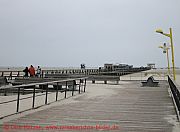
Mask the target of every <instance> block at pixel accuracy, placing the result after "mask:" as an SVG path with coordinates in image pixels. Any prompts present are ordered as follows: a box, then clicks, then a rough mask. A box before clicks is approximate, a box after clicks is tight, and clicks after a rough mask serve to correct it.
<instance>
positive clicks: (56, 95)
mask: <svg viewBox="0 0 180 132" xmlns="http://www.w3.org/2000/svg"><path fill="white" fill-rule="evenodd" d="M57 100H58V82H57V88H56V101H57Z"/></svg>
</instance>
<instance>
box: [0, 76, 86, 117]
mask: <svg viewBox="0 0 180 132" xmlns="http://www.w3.org/2000/svg"><path fill="white" fill-rule="evenodd" d="M86 79H87V77H83V78H76V79H66V80H59V81H50V82H43V83H31V84H23V85H17V86H6V87H4V88H3V87H2V88H1V91H3V90H4V94H7V91H8V90H12V89H16V90H17V99H14V100H9V101H4V102H0V105H3V104H8V103H11V102H16V113H18V112H19V106H20V100H25V99H28V98H32V108H31V109H33V108H36V107H35V97H37V96H42V95H45V103H44V104H45V105H46V104H48V94H51V93H48V92H49V90H50V88H49V87H48V85H55V84H56V85H57V87H56V90H55V92H56V94H55V101H58V93H59V92H60V90H59V85H61V84H62V83H63V84H65V89H64V90H63V91H62V90H61V92H64V98H67V91H70V90H68V89H67V88H68V82H73V83H72V84H73V85H72V90H71V91H72V96H74V92H75V86H79V87H78V88H79V89H78V93H79V94H80V93H81V91H83V92H85V91H86ZM77 81H79V83H76V82H77ZM37 85H39V87H40V85H41V86H42V85H43V86H46V87H45V94H41V95H37V96H36V87H35V86H37ZM25 87H26V88H27V87H28V88H29V87H32V89H33V93H32V94H33V96H29V97H25V98H21V99H20V93H21V92H22V90H24V88H25ZM38 89H39V88H38ZM76 91H77V90H76ZM52 93H54V92H52ZM55 101H54V102H55ZM38 107H39V106H38ZM27 110H29V109H27ZM25 111H26V110H25ZM13 114H15V113H13ZM13 114H9V115H6V116H3V117H0V119H1V118H4V117H7V116H10V115H13Z"/></svg>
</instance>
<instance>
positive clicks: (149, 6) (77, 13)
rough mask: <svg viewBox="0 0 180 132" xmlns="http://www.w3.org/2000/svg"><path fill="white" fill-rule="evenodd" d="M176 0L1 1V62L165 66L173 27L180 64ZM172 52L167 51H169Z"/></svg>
mask: <svg viewBox="0 0 180 132" xmlns="http://www.w3.org/2000/svg"><path fill="white" fill-rule="evenodd" d="M179 12H180V0H0V66H29V65H30V64H33V65H35V66H37V65H40V66H60V67H61V66H63V67H72V66H80V64H81V63H85V64H86V66H88V67H92V66H103V64H104V63H114V64H115V63H128V64H132V65H134V66H146V64H147V63H150V62H151V63H156V65H157V66H159V67H165V66H167V62H166V56H165V54H163V53H162V50H161V49H159V48H158V46H159V45H162V44H163V43H164V42H167V43H169V38H168V37H165V36H163V35H161V34H157V33H155V30H156V29H157V28H162V29H163V31H164V32H166V33H169V27H172V29H173V41H174V46H175V63H176V66H179V67H180V59H179V56H180V46H179V45H180V15H179ZM170 57H171V56H170Z"/></svg>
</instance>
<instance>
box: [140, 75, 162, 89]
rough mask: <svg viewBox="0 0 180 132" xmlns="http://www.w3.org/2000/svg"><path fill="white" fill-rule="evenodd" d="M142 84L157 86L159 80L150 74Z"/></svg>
mask: <svg viewBox="0 0 180 132" xmlns="http://www.w3.org/2000/svg"><path fill="white" fill-rule="evenodd" d="M141 83H142V86H148V87H157V86H158V84H159V82H158V81H156V80H154V77H153V76H150V77H149V78H148V79H147V80H146V81H142V82H141Z"/></svg>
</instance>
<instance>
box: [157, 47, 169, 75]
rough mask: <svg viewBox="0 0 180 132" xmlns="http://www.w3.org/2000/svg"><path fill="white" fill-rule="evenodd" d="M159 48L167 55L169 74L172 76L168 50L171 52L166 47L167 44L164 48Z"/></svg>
mask: <svg viewBox="0 0 180 132" xmlns="http://www.w3.org/2000/svg"><path fill="white" fill-rule="evenodd" d="M159 48H161V49H163V53H166V55H167V63H168V73H169V75H170V74H171V72H170V64H169V53H168V50H169V49H170V48H169V47H167V46H166V43H164V45H163V46H159Z"/></svg>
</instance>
